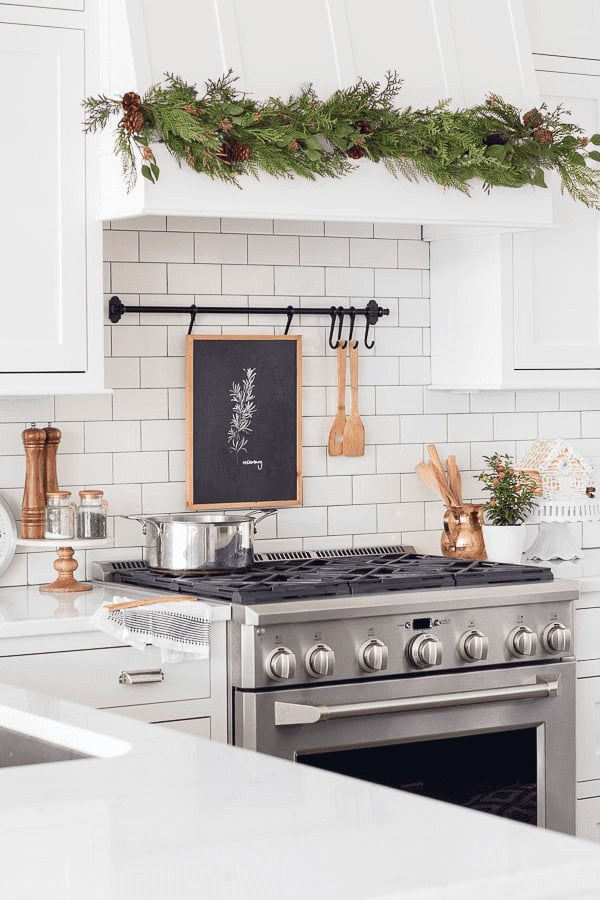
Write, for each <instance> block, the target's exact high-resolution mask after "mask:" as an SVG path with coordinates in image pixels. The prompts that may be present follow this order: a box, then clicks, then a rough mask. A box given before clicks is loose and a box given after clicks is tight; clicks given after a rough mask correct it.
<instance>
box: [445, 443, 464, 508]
mask: <svg viewBox="0 0 600 900" xmlns="http://www.w3.org/2000/svg"><path fill="white" fill-rule="evenodd" d="M446 469H447V471H448V484H449V485H450V490H451V491H452V493H453V494H454V497H455V498H456V502H457V503H458V505H459V506H462V505H463V496H462V478H461V477H460V470H459V468H458V464H457V462H456V456H454V455H452V456H449V457H448V459H447V460H446Z"/></svg>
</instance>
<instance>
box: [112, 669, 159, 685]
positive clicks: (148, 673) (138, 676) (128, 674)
mask: <svg viewBox="0 0 600 900" xmlns="http://www.w3.org/2000/svg"><path fill="white" fill-rule="evenodd" d="M164 680H165V673H164V672H163V670H162V669H123V671H122V672H121V674H120V675H119V684H150V683H152V682H154V681H164Z"/></svg>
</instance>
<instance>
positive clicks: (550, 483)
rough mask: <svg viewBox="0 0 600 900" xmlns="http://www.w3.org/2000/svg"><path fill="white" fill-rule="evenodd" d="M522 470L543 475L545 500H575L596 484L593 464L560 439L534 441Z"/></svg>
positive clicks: (520, 464)
mask: <svg viewBox="0 0 600 900" xmlns="http://www.w3.org/2000/svg"><path fill="white" fill-rule="evenodd" d="M519 468H520V469H532V470H535V471H536V472H539V473H540V478H541V481H542V491H543V495H544V497H550V498H557V497H575V496H577V495H581V494H585V492H586V488H588V487H590V485H591V484H592V466H591V465H590V463H589V462H588V461H587V460H586V459H585V458H584V457H583V456H581V454H580V453H577V451H576V450H574V449H573V447H571V446H570V444H567V442H566V441H563V440H561V439H560V438H555V439H553V440H550V439H546V438H542V439H541V440H539V441H534V443H533V444H532V445H531V447H530V448H529V450H527V452H526V453H525V456H524V457H523V458H522V459H521V461H520V462H519Z"/></svg>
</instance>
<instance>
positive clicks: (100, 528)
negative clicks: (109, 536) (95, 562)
mask: <svg viewBox="0 0 600 900" xmlns="http://www.w3.org/2000/svg"><path fill="white" fill-rule="evenodd" d="M103 496H104V491H79V498H80V499H79V506H78V507H77V537H78V538H80V539H82V540H101V539H102V538H105V537H106V511H107V508H108V503H107V502H106V500H103V499H102V498H103Z"/></svg>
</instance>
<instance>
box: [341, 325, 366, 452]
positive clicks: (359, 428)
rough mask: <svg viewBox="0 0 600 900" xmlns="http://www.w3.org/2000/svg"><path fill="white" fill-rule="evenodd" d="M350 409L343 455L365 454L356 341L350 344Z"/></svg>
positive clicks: (345, 429)
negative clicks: (359, 401) (359, 402)
mask: <svg viewBox="0 0 600 900" xmlns="http://www.w3.org/2000/svg"><path fill="white" fill-rule="evenodd" d="M349 352H350V392H351V394H352V410H351V412H350V415H349V416H348V419H347V421H346V427H345V428H344V456H364V455H365V426H364V425H363V422H362V419H361V417H360V414H359V412H358V341H354V342H353V343H352V344H351V345H350V350H349Z"/></svg>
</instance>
